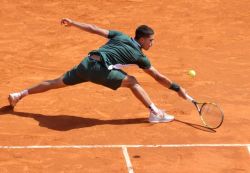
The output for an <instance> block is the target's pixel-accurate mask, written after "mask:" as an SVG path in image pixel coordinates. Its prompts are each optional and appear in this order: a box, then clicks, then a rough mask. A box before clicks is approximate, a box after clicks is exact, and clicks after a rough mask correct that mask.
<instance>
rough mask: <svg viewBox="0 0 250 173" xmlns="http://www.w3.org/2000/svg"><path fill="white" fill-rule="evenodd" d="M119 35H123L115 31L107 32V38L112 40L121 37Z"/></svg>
mask: <svg viewBox="0 0 250 173" xmlns="http://www.w3.org/2000/svg"><path fill="white" fill-rule="evenodd" d="M121 35H123V33H122V32H119V31H115V30H109V34H108V38H109V39H112V38H114V37H117V36H121Z"/></svg>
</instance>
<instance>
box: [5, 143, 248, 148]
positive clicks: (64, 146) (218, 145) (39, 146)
mask: <svg viewBox="0 0 250 173" xmlns="http://www.w3.org/2000/svg"><path fill="white" fill-rule="evenodd" d="M249 146H250V144H163V145H30V146H0V149H67V148H68V149H72V148H77V149H80V148H123V147H126V148H161V147H162V148H184V147H189V148H192V147H248V148H249Z"/></svg>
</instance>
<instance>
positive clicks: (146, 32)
mask: <svg viewBox="0 0 250 173" xmlns="http://www.w3.org/2000/svg"><path fill="white" fill-rule="evenodd" d="M153 34H154V30H153V29H152V28H150V27H149V26H147V25H141V26H139V27H138V28H137V29H136V31H135V39H136V40H139V39H140V38H141V37H149V36H150V35H153Z"/></svg>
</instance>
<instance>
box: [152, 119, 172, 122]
mask: <svg viewBox="0 0 250 173" xmlns="http://www.w3.org/2000/svg"><path fill="white" fill-rule="evenodd" d="M171 121H174V119H172V120H160V121H150V120H149V121H148V122H149V123H168V122H171Z"/></svg>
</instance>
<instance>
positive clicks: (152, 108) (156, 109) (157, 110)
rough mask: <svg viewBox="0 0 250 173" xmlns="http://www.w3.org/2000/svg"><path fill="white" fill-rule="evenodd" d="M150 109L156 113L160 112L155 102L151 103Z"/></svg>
mask: <svg viewBox="0 0 250 173" xmlns="http://www.w3.org/2000/svg"><path fill="white" fill-rule="evenodd" d="M149 109H151V110H152V111H154V112H155V113H158V112H159V109H158V108H157V107H156V106H155V104H154V103H152V104H151V105H149Z"/></svg>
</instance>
